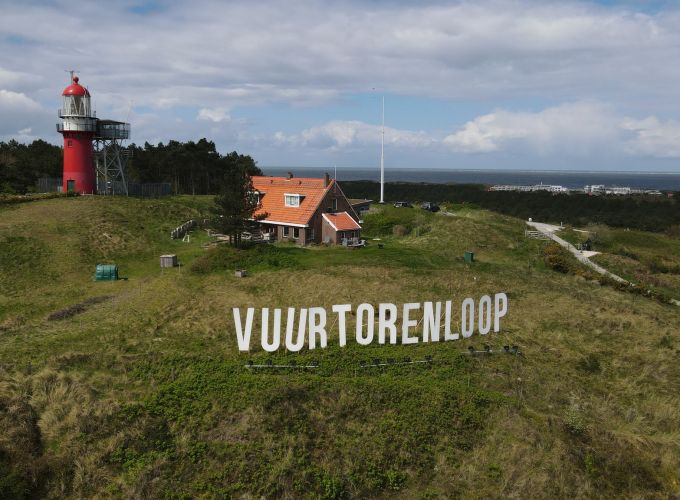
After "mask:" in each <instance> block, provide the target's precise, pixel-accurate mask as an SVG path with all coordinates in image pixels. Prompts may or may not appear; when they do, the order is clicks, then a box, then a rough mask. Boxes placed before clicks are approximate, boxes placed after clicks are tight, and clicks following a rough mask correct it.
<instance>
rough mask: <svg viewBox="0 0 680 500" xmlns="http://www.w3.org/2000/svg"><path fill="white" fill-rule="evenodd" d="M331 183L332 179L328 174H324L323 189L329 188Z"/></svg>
mask: <svg viewBox="0 0 680 500" xmlns="http://www.w3.org/2000/svg"><path fill="white" fill-rule="evenodd" d="M330 181H331V178H330V176H329V175H328V172H326V173H325V174H323V187H325V188H326V187H328V184H329V183H330Z"/></svg>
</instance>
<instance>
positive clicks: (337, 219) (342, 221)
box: [323, 212, 361, 231]
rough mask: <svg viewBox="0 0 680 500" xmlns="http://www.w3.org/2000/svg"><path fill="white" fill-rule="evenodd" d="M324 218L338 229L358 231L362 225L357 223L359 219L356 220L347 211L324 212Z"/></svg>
mask: <svg viewBox="0 0 680 500" xmlns="http://www.w3.org/2000/svg"><path fill="white" fill-rule="evenodd" d="M323 218H324V219H326V220H327V221H328V223H329V224H330V225H331V226H333V229H335V230H336V231H356V230H357V229H361V226H360V225H359V224H357V221H355V220H354V219H353V218H352V216H351V215H349V214H348V213H347V212H340V213H335V214H323Z"/></svg>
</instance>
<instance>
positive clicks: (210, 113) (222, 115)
mask: <svg viewBox="0 0 680 500" xmlns="http://www.w3.org/2000/svg"><path fill="white" fill-rule="evenodd" d="M196 119H197V120H209V121H211V122H216V123H218V122H226V121H229V120H231V117H230V116H229V112H228V110H226V109H225V108H213V109H209V108H201V110H200V111H199V112H198V116H197V117H196Z"/></svg>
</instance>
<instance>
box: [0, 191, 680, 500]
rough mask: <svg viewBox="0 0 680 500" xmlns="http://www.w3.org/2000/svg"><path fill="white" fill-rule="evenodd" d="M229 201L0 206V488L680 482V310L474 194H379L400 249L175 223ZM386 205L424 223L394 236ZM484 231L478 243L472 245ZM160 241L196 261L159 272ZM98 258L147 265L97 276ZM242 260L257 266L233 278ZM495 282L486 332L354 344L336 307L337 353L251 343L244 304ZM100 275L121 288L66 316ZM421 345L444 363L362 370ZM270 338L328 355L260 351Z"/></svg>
mask: <svg viewBox="0 0 680 500" xmlns="http://www.w3.org/2000/svg"><path fill="white" fill-rule="evenodd" d="M210 202H211V200H210V198H208V197H196V198H192V197H178V198H168V199H163V200H137V199H123V198H116V199H106V198H91V197H80V198H69V199H58V200H45V201H40V202H35V203H29V204H22V205H20V206H12V207H11V208H2V209H0V215H2V217H0V248H1V249H2V252H0V265H1V266H2V267H1V269H2V278H1V279H2V281H0V285H1V286H2V293H0V296H1V298H0V428H2V429H3V432H2V433H0V492H1V493H2V494H4V495H6V496H7V495H11V496H14V497H18V498H20V497H22V496H24V497H30V496H37V495H44V496H51V497H69V496H70V497H106V496H114V497H123V496H125V497H137V496H151V497H158V496H168V497H173V498H189V497H200V496H203V497H207V498H211V497H229V496H245V497H255V496H257V497H260V496H265V497H289V498H293V497H314V498H347V497H373V496H378V497H395V496H396V497H402V498H414V497H415V498H450V497H456V496H462V497H480V496H481V497H485V496H493V497H497V496H515V497H519V496H522V497H544V498H547V497H550V498H552V497H577V496H578V497H583V496H587V497H592V496H605V497H610V496H623V497H646V498H648V497H660V498H661V497H665V496H668V495H671V494H675V493H678V491H680V482H679V481H678V475H677V470H678V468H679V467H680V432H679V431H678V426H677V422H678V420H679V418H678V417H680V399H679V398H678V394H679V393H680V392H679V390H680V364H679V363H678V359H680V357H679V356H680V354H678V353H679V352H680V335H679V334H678V330H677V325H678V324H680V308H677V307H674V306H670V305H665V304H661V303H659V302H656V301H653V300H650V299H647V298H645V297H642V296H637V295H632V294H628V293H623V292H620V291H617V290H615V289H613V288H611V287H608V286H600V285H599V284H598V283H596V282H593V281H586V280H584V279H582V278H579V277H578V276H575V275H573V274H569V273H567V274H561V273H556V272H554V271H552V270H550V269H548V268H547V267H546V266H545V264H544V261H543V257H542V254H541V246H542V243H541V242H537V241H534V240H526V239H525V238H524V236H523V231H524V223H523V222H522V221H519V220H516V219H513V218H510V217H505V216H500V215H498V214H494V213H491V212H488V211H484V210H478V209H475V208H474V207H468V206H464V207H463V206H452V207H450V208H449V210H450V211H451V212H452V213H453V214H454V215H453V216H447V215H442V214H429V213H425V212H422V211H420V210H418V209H412V210H411V212H410V213H409V212H408V209H393V208H391V207H386V209H385V211H384V212H378V213H374V214H370V215H367V216H366V231H365V234H367V235H368V236H370V237H379V238H381V240H380V242H381V243H382V244H383V245H384V247H383V248H378V246H377V244H376V243H377V242H373V244H371V245H369V247H368V248H366V249H362V250H354V251H350V250H346V249H342V248H326V247H313V248H305V249H301V248H297V247H293V246H288V245H274V246H270V247H258V248H257V249H250V250H234V249H230V248H226V247H224V248H218V249H214V250H208V251H206V250H204V249H202V248H201V245H202V243H204V242H205V241H206V239H205V238H206V237H205V236H204V235H202V234H201V232H200V231H194V233H192V241H191V243H182V242H177V241H171V240H170V239H169V231H170V230H171V229H172V228H174V227H175V226H176V225H178V224H179V223H181V222H183V221H184V220H186V219H188V218H191V217H195V216H199V215H200V214H201V213H204V212H205V211H206V210H207V207H208V206H209V204H210ZM401 214H404V215H403V216H402V215H401ZM402 217H403V218H402ZM386 221H387V222H386ZM389 224H393V225H396V224H399V225H402V226H404V227H405V228H407V229H408V230H407V232H406V234H405V235H404V236H395V235H394V234H393V232H392V231H391V230H389ZM416 229H417V230H416ZM104 233H106V235H108V236H104ZM663 241H664V242H666V240H663ZM666 243H667V244H668V245H669V246H667V247H664V246H659V247H657V246H655V245H649V246H648V250H647V251H648V252H657V251H658V252H659V253H660V254H661V255H663V256H664V257H663V258H664V259H670V261H671V262H672V261H673V259H675V257H674V256H670V257H669V256H668V255H667V254H668V253H672V252H674V250H673V248H675V247H674V246H673V245H674V244H675V242H666ZM627 244H628V245H632V243H630V242H629V243H627ZM636 248H638V247H637V246H636ZM657 248H663V250H656V249H657ZM465 251H474V252H475V255H476V258H477V262H476V263H474V264H473V265H470V264H466V263H465V262H464V261H463V259H462V256H463V253H464V252H465ZM162 253H177V254H178V255H179V258H180V261H182V262H183V263H184V264H185V265H184V266H182V267H181V268H175V269H170V270H164V271H161V269H160V268H159V265H158V256H159V255H160V254H162ZM102 261H106V262H115V263H117V264H118V265H119V267H120V269H121V273H122V275H125V276H127V277H128V278H129V279H128V281H119V282H109V283H96V282H93V281H92V276H93V273H94V264H96V263H97V262H102ZM237 267H246V268H247V269H248V270H249V271H251V274H250V276H249V277H248V278H245V279H239V278H236V277H235V276H234V275H233V270H234V269H235V268H237ZM8 276H9V277H10V278H7V277H8ZM497 291H506V292H507V293H508V296H509V299H510V308H509V313H508V316H507V317H506V318H505V320H504V323H503V330H502V333H501V334H494V335H490V336H488V337H486V338H481V337H479V336H474V337H472V338H471V339H469V340H470V341H469V342H468V341H459V342H449V343H439V344H417V345H415V346H402V345H396V346H377V345H372V346H368V347H361V346H357V345H356V344H354V343H353V342H350V343H349V344H348V346H347V347H346V348H339V347H337V340H336V336H337V327H332V328H331V331H330V335H331V341H330V345H329V348H328V349H325V350H315V351H308V350H303V351H302V352H300V353H297V354H293V353H286V352H285V351H280V352H278V353H275V354H267V353H265V352H263V351H261V350H260V349H259V347H258V348H254V349H253V351H252V352H251V353H248V354H241V353H239V352H238V350H237V346H236V340H235V334H234V327H233V323H232V318H231V314H230V311H231V308H232V307H247V306H253V307H257V308H259V307H264V306H269V307H288V306H294V307H304V306H323V307H326V308H328V309H330V306H331V305H332V304H339V303H352V304H354V305H357V304H358V303H361V302H369V303H373V304H375V303H378V302H394V303H404V302H407V301H414V302H417V301H425V300H444V299H447V298H453V299H454V300H460V299H462V298H463V297H467V296H472V297H478V296H480V295H482V294H484V293H493V292H497ZM103 295H110V296H112V297H113V298H112V299H110V300H108V301H106V302H102V303H99V304H94V305H92V306H91V307H89V308H88V309H87V310H85V311H84V312H82V313H81V314H79V315H77V316H73V317H70V318H66V319H63V320H59V321H48V320H47V317H48V316H49V314H50V313H52V312H55V311H58V310H60V309H63V308H66V307H68V306H71V305H73V304H77V303H80V302H83V301H86V300H87V299H89V298H92V297H97V296H103ZM351 326H352V321H350V328H351ZM255 331H257V330H255ZM485 342H486V343H488V344H490V345H491V346H492V347H493V348H494V349H495V350H502V346H503V345H512V344H516V345H518V346H519V347H520V350H521V351H522V355H521V356H513V355H507V354H501V353H497V354H494V355H492V356H470V355H468V354H467V347H468V346H469V345H471V344H473V345H475V346H476V347H478V348H480V347H481V345H482V344H483V343H485ZM426 355H431V356H433V363H431V364H421V365H404V366H390V367H386V368H361V367H360V362H361V361H370V360H372V359H374V358H380V359H383V360H384V359H386V358H397V359H401V358H403V357H405V356H409V357H411V358H414V359H416V358H417V359H423V357H424V356H426ZM268 359H271V360H272V361H274V362H275V364H277V363H279V362H280V363H282V364H284V363H290V362H295V363H297V364H298V365H302V364H305V363H307V362H310V361H312V360H318V361H320V366H319V368H318V369H308V370H302V369H279V370H270V371H259V372H257V371H256V372H254V371H252V370H249V369H248V368H246V367H245V366H244V365H245V364H246V363H247V361H248V360H254V361H258V362H264V361H266V360H268ZM0 496H2V495H0Z"/></svg>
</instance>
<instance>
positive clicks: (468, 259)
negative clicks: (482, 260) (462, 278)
mask: <svg viewBox="0 0 680 500" xmlns="http://www.w3.org/2000/svg"><path fill="white" fill-rule="evenodd" d="M463 258H464V259H465V262H467V263H468V264H472V263H473V262H474V261H475V254H474V253H473V252H465V255H464V256H463Z"/></svg>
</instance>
